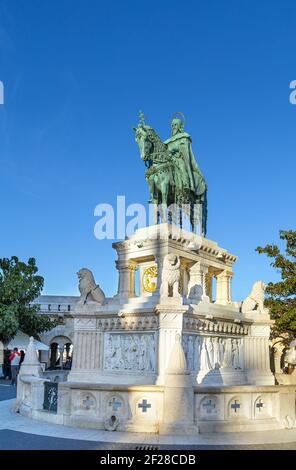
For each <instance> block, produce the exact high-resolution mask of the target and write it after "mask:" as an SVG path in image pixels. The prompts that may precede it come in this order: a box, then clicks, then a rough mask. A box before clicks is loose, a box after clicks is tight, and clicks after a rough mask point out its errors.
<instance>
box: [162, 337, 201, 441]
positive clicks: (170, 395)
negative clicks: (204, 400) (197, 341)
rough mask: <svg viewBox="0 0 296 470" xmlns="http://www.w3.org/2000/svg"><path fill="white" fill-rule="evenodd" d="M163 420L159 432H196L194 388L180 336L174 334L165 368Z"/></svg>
mask: <svg viewBox="0 0 296 470" xmlns="http://www.w3.org/2000/svg"><path fill="white" fill-rule="evenodd" d="M163 401H164V402H163V422H162V423H161V424H160V427H159V432H160V433H161V434H196V433H198V428H197V427H196V426H195V425H194V414H193V413H192V410H193V408H194V389H193V385H192V380H191V376H190V372H189V371H188V370H187V365H186V359H185V354H184V351H183V348H182V344H181V336H180V335H179V334H177V335H175V341H174V346H173V348H172V351H171V354H170V358H169V363H168V367H167V370H166V372H165V383H164V396H163Z"/></svg>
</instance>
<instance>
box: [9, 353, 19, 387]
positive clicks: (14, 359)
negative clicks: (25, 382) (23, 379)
mask: <svg viewBox="0 0 296 470" xmlns="http://www.w3.org/2000/svg"><path fill="white" fill-rule="evenodd" d="M9 360H10V368H11V385H15V386H16V383H17V374H18V371H19V365H20V360H21V355H20V353H19V352H18V348H14V349H13V353H12V354H11V355H10V356H9Z"/></svg>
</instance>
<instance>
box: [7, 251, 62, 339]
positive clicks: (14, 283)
mask: <svg viewBox="0 0 296 470" xmlns="http://www.w3.org/2000/svg"><path fill="white" fill-rule="evenodd" d="M37 272H38V268H37V266H36V261H35V259H34V258H30V259H29V260H28V263H27V264H26V263H23V262H21V261H19V259H18V258H17V257H16V256H12V257H11V258H10V259H9V258H2V259H0V340H1V341H3V342H6V341H9V340H10V339H11V338H13V337H14V336H15V334H16V333H17V331H18V330H21V331H23V332H24V333H26V334H28V335H30V336H34V337H38V335H39V334H40V333H42V332H43V331H47V330H50V329H51V328H53V327H54V326H55V322H53V321H51V320H50V318H49V316H48V315H43V314H42V315H40V314H39V313H38V312H39V306H38V305H32V304H31V302H33V301H34V300H35V299H36V298H37V297H38V296H39V295H40V293H41V290H42V288H43V283H44V279H43V277H41V276H38V275H37Z"/></svg>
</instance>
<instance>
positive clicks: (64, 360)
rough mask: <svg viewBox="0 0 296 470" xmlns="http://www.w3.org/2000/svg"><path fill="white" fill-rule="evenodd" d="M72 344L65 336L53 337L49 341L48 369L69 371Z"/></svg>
mask: <svg viewBox="0 0 296 470" xmlns="http://www.w3.org/2000/svg"><path fill="white" fill-rule="evenodd" d="M72 354H73V344H72V341H71V340H70V338H68V337H67V336H62V335H60V336H54V337H53V338H52V339H51V341H50V350H49V368H50V369H71V364H72Z"/></svg>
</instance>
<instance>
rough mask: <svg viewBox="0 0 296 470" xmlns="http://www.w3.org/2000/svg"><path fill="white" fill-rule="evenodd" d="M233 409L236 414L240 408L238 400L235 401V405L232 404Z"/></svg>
mask: <svg viewBox="0 0 296 470" xmlns="http://www.w3.org/2000/svg"><path fill="white" fill-rule="evenodd" d="M231 408H232V409H233V410H234V412H235V413H236V410H238V409H239V408H240V403H238V402H237V401H236V400H234V403H232V405H231Z"/></svg>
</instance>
